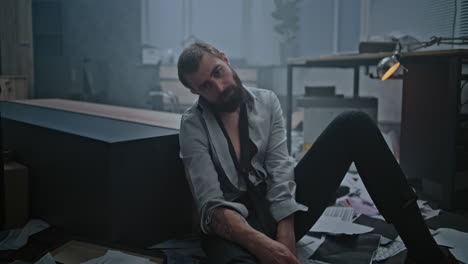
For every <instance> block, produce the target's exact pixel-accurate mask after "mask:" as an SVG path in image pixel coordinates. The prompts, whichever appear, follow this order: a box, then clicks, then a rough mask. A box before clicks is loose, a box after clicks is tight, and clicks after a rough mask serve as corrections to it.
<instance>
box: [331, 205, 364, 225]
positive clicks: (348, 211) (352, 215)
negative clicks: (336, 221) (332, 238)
mask: <svg viewBox="0 0 468 264" xmlns="http://www.w3.org/2000/svg"><path fill="white" fill-rule="evenodd" d="M323 215H325V216H331V217H338V218H340V219H341V220H343V221H345V222H353V221H354V220H355V219H356V218H358V217H359V216H360V215H361V214H359V213H357V212H356V210H354V208H352V207H342V206H330V207H327V209H325V212H323Z"/></svg>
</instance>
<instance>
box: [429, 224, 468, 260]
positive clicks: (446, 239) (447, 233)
mask: <svg viewBox="0 0 468 264" xmlns="http://www.w3.org/2000/svg"><path fill="white" fill-rule="evenodd" d="M434 239H435V241H436V242H437V244H439V245H441V246H446V247H451V248H450V249H449V250H450V252H452V254H453V255H454V256H455V258H456V259H457V260H458V261H461V262H463V263H468V233H465V232H460V231H458V230H455V229H451V228H439V229H437V230H436V233H435V236H434Z"/></svg>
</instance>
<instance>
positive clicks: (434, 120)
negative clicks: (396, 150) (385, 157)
mask: <svg viewBox="0 0 468 264" xmlns="http://www.w3.org/2000/svg"><path fill="white" fill-rule="evenodd" d="M401 62H402V64H403V65H404V66H405V67H406V68H407V69H408V71H407V72H405V73H404V75H403V102H402V120H401V141H400V145H401V158H400V163H401V166H402V168H403V171H404V172H405V173H406V175H407V177H408V179H409V180H410V182H413V183H416V185H419V186H420V188H421V191H422V196H423V197H422V198H426V199H429V200H432V201H435V202H437V203H438V204H439V205H440V206H441V207H442V208H444V209H454V208H458V207H465V208H466V206H467V205H466V201H467V200H468V168H467V167H468V166H467V165H468V158H467V157H468V145H467V140H466V139H467V137H468V134H467V133H468V130H466V115H467V114H463V113H461V103H462V102H461V83H462V81H463V79H465V80H466V76H465V75H463V74H462V66H463V64H466V63H467V62H468V51H467V50H451V51H434V52H426V53H413V54H408V55H407V56H405V55H403V57H402V59H401ZM465 89H467V88H465Z"/></svg>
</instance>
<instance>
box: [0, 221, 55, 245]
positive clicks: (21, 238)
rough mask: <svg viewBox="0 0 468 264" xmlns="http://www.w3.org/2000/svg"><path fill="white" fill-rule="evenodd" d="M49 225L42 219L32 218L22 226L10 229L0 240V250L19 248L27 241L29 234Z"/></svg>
mask: <svg viewBox="0 0 468 264" xmlns="http://www.w3.org/2000/svg"><path fill="white" fill-rule="evenodd" d="M49 226H50V225H49V224H48V223H46V222H44V221H42V220H38V219H32V220H30V221H29V222H28V223H27V224H26V225H25V226H24V227H23V228H18V229H11V230H8V231H3V232H8V235H7V236H6V237H5V239H3V240H2V241H0V250H11V249H19V248H21V247H23V246H24V245H26V244H27V243H28V239H29V237H30V236H32V235H34V234H36V233H38V232H40V231H42V230H44V229H46V228H48V227H49Z"/></svg>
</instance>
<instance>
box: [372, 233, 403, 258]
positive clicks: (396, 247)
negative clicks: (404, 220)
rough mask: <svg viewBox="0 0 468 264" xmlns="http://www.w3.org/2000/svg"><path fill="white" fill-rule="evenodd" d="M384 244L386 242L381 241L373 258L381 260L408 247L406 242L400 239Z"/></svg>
mask: <svg viewBox="0 0 468 264" xmlns="http://www.w3.org/2000/svg"><path fill="white" fill-rule="evenodd" d="M382 238H383V237H382ZM383 244H384V243H382V241H381V243H380V246H379V248H378V249H377V252H376V254H375V256H374V258H373V259H372V260H374V261H381V260H384V259H388V258H390V257H393V256H395V255H396V254H398V253H400V252H401V251H403V250H405V249H406V247H405V244H403V243H402V242H399V241H392V242H391V243H388V244H386V245H383Z"/></svg>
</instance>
